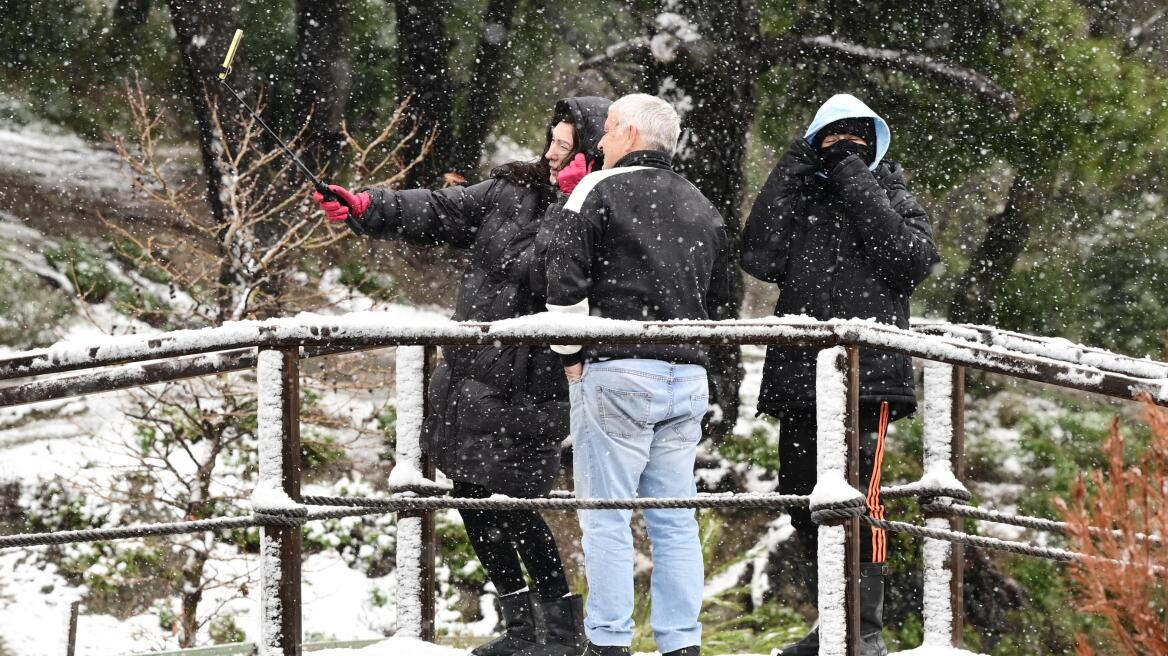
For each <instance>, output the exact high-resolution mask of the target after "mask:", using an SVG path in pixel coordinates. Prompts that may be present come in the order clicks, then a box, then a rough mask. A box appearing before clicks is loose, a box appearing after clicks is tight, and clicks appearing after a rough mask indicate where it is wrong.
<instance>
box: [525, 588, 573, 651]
mask: <svg viewBox="0 0 1168 656" xmlns="http://www.w3.org/2000/svg"><path fill="white" fill-rule="evenodd" d="M539 610H541V611H543V623H544V627H546V629H547V638H546V640H545V641H544V644H542V645H536V646H534V647H528V648H527V649H524V650H523V651H521V652H519V654H518V655H517V656H580V651H581V650H582V649H584V644H585V642H586V641H585V639H584V600H583V599H582V598H581V597H580V595H568V596H566V597H560V598H559V599H556V600H554V601H541V602H540V603H539Z"/></svg>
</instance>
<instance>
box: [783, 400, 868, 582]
mask: <svg viewBox="0 0 1168 656" xmlns="http://www.w3.org/2000/svg"><path fill="white" fill-rule="evenodd" d="M887 407H888V406H887V405H884V406H880V405H873V406H867V405H862V406H861V407H860V490H861V491H863V492H865V494H866V495H867V497H868V506H869V508H870V509H871V510H870V514H871V515H872V516H873V517H876V518H879V519H883V518H884V506H883V504H882V503H881V499H880V467H881V466H882V465H883V463H884V434H885V432H886V430H887V422H888V416H887V414H885V415H884V421H883V422H882V421H881V416H882V412H883V413H887V410H886V408H887ZM882 408H884V409H883V410H882ZM882 426H883V427H884V430H882ZM815 433H816V422H815V410H814V409H809V410H797V411H787V412H785V413H784V414H783V416H781V417H780V418H779V492H781V493H783V494H811V490H812V489H813V488H814V487H815V478H816V468H815V455H816V449H815ZM790 513H791V524H792V525H793V526H794V527H795V531H796V532H797V535H798V537H799V542H800V546H801V547H802V549H803V555H804V558H805V559H807V560H810V561H811V565H812V571H814V569H815V562H816V557H817V554H818V548H819V527H818V525H817V524H816V523H815V522H813V521H811V511H810V510H808V509H806V508H793V509H791V511H790ZM887 559H888V536H887V535H886V534H885V531H884V530H883V529H873V528H872V527H871V526H869V525H868V524H866V523H863V522H861V523H860V562H862V563H883V562H885V561H886V560H887Z"/></svg>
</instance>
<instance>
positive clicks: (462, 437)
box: [316, 96, 611, 656]
mask: <svg viewBox="0 0 1168 656" xmlns="http://www.w3.org/2000/svg"><path fill="white" fill-rule="evenodd" d="M610 104H611V101H609V100H608V99H606V98H600V97H593V96H589V97H579V98H568V99H564V100H560V101H559V102H557V103H556V105H555V109H554V112H553V117H552V120H551V122H550V125H549V127H548V131H547V144H546V145H545V149H544V155H543V156H542V157H541V158H540V159H539V160H538V161H536V162H512V163H510V164H506V165H503V166H500V167H498V168H496V169H495V170H494V171H492V172H491V178H490V179H489V180H486V181H484V182H480V183H478V184H474V185H469V186H454V187H449V188H446V189H441V190H438V191H431V190H427V189H409V190H404V191H391V190H387V189H372V190H367V191H363V192H359V193H352V192H350V191H349V190H347V189H345V188H343V187H340V186H336V185H333V186H332V187H331V188H332V190H333V191H334V192H335V193H336V194H338V195H339V196H341V197H342V198H343V199H344V200H345V201H346V204H347V205H348V207H349V208H352V210H353V212H352V213H353V214H354V215H355V218H356V222H357V224H358V225H357V227H356V228H357V229H358V230H359V231H360V232H361V233H362V234H366V235H368V236H370V237H372V238H375V239H402V240H405V241H408V242H410V243H413V244H420V245H439V244H450V245H452V246H455V247H458V248H464V249H467V250H468V251H469V260H470V262H469V265H468V266H467V268H466V270H465V271H464V272H463V275H462V280H461V283H460V284H459V289H458V297H457V300H456V302H455V310H454V316H453V317H452V318H453V319H454V320H456V321H496V320H500V319H509V318H513V317H518V316H523V315H528V314H533V313H536V312H542V311H544V309H545V306H544V303H545V295H546V282H545V281H546V277H545V272H544V259H545V254H546V251H547V248H548V245H549V244H550V243H551V241H552V240H553V239H554V234H553V232H552V225H551V224H552V222H551V221H550V220H549V221H545V220H544V216H545V214H546V212H547V209H548V207H549V206H551V205H552V204H553V203H556V202H562V201H563V200H564V198H565V196H564V194H568V193H570V192H571V190H572V188H573V187H574V186H575V183H577V182H579V180H580V179H581V178H582V177H583V176H584V175H585V174H586V173H587V172H588V171H590V170H591V169H592V168H599V166H600V160H601V153H600V151H599V149H598V148H597V144H598V143H599V141H600V137H601V136H602V134H603V129H604V120H605V117H606V116H607V114H608V107H609V105H610ZM316 198H317V202H319V203H321V206H322V208H323V209H324V210H325V212H326V213H327V214H328V215H329V218H330V219H331V220H334V221H336V220H340V221H344V220H345V219H347V218H348V216H349V209H348V208H346V207H345V205H342V204H341V203H338V202H335V201H325V200H324V199H323V198H321V197H320V195H319V194H317V196H316ZM442 355H443V358H442V362H441V364H439V366H438V367H437V369H436V371H435V373H434V376H433V378H432V380H431V384H430V392H429V397H428V405H429V407H430V413H429V415H428V416H427V419H426V424H425V439H426V443H427V444H428V445H429V446H430V448H431V449H432V455H433V457H434V459H435V463H436V465H437V467H438V468H439V469H440V470H441V471H442V472H443V473H444V474H445V475H446V476H447V477H448V478H450V479H451V480H452V481H453V482H454V491H453V493H454V495H455V496H462V497H488V496H490V495H492V494H505V495H508V496H513V497H536V496H545V495H547V494H548V493H549V492H550V491H551V489H552V484H553V481H554V479H555V477H556V474H557V473H558V471H559V467H560V445H561V442H562V441H563V439H564V438H565V437H566V436H567V435H568V432H569V431H568V389H567V383H566V381H565V380H564V375H563V373H562V368H561V366H560V362H559V358H558V356H556V355H555V354H554V353H552V352H551V350H550V349H548V348H547V347H542V346H541V347H527V346H501V347H496V346H460V347H446V348H443V349H442ZM460 514H461V515H462V517H463V522H464V524H465V526H466V531H467V535H468V537H469V538H470V541H471V545H472V546H473V547H474V550H475V553H476V554H477V555H478V557H479V559H480V560H481V561H482V563H483V567H484V568H485V569H486V572H487V575H488V577H489V578H490V580H491V582H492V583H493V584H494V586H495V589H496V591H497V592H498V595H499V602H500V603H499V605H500V608H501V611H502V615H503V625H504V627H505V631H504V633H503V634H502V635H500V636H499V637H497V638H496V639H494V640H492V641H490V642H488V643H486V644H484V645H481V646H479V647H478V648H476V649H475V650H473V651H472V652H471V653H472V654H475V655H476V656H504V655H508V654H522V655H523V656H561V655H563V656H568V655H569V654H570V655H571V656H575V655H576V654H578V653H579V651H580V650H581V649H582V648H583V628H582V624H581V622H582V608H581V600H580V597H579V595H572V594H570V592H569V589H568V584H567V581H566V580H565V577H564V569H563V564H562V562H561V561H560V555H559V550H558V548H557V546H556V543H555V539H554V537H553V536H552V533H551V530H550V529H549V528H548V525H547V523H546V522H544V520H543V518H542V517H541V516H540V515H539V513H538V512H535V511H482V510H462V511H460ZM521 563H522V566H525V567H526V568H527V572H528V574H530V575H531V577H532V579H533V580H534V587H535V594H534V595H532V594H531V593H529V592H528V586H527V581H526V579H525V577H524V575H523V571H522V567H521ZM537 602H538V603H539V604H540V606H541V610H542V615H543V617H544V618H545V623H546V625H547V632H546V641H545V643H544V644H539V643H537V640H536V630H535V620H534V615H535V614H534V607H533V604H534V603H537Z"/></svg>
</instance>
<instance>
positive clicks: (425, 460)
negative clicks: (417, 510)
mask: <svg viewBox="0 0 1168 656" xmlns="http://www.w3.org/2000/svg"><path fill="white" fill-rule="evenodd" d="M424 349H425V350H424V352H423V356H422V418H423V419H425V417H426V414H427V412H428V408H427V406H426V399H428V398H429V394H428V392H429V389H430V375H431V374H432V373H433V366H434V362H435V360H436V359H437V354H438V349H437V347H434V346H426V347H424ZM436 474H437V468H436V467H435V465H434V445H433V444H429V443H427V444H426V445H425V448H424V449H423V450H422V475H423V476H425V477H426V478H427V479H428V480H431V481H432V480H434V476H435V475H436ZM436 516H437V513H436V512H435V511H433V510H423V511H422V553H421V560H420V564H421V567H422V639H423V640H426V641H428V642H433V641H434V638H435V637H436V626H435V617H434V614H435V610H436V609H437V607H438V591H437V587H438V571H437V569H438V568H437V558H438V535H437V530H436V526H435V517H436Z"/></svg>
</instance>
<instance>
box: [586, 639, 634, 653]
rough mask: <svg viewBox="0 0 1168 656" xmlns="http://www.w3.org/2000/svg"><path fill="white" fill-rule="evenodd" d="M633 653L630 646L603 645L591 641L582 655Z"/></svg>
mask: <svg viewBox="0 0 1168 656" xmlns="http://www.w3.org/2000/svg"><path fill="white" fill-rule="evenodd" d="M632 653H633V651H632V650H631V649H629V648H628V647H617V646H611V647H610V646H601V645H594V644H592V643H591V642H589V643H588V646H587V647H586V648H585V649H584V653H583V654H580V656H632Z"/></svg>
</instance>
